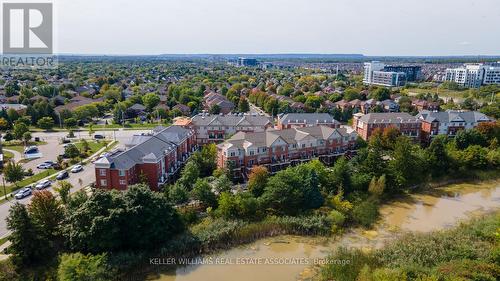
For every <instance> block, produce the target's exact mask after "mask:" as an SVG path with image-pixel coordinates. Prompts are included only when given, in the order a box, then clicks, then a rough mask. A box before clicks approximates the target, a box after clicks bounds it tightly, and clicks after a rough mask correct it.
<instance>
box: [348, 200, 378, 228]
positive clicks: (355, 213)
mask: <svg viewBox="0 0 500 281" xmlns="http://www.w3.org/2000/svg"><path fill="white" fill-rule="evenodd" d="M378 215H379V213H378V202H377V201H376V200H374V199H368V200H365V201H363V202H361V203H359V204H357V205H356V206H355V207H354V209H353V210H352V218H353V219H354V221H355V222H356V223H359V224H360V225H362V226H365V227H369V226H371V225H372V224H373V223H374V222H375V221H376V220H377V218H378Z"/></svg>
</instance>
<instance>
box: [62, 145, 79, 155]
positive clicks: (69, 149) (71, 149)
mask: <svg viewBox="0 0 500 281" xmlns="http://www.w3.org/2000/svg"><path fill="white" fill-rule="evenodd" d="M64 155H66V157H69V158H72V159H74V158H76V157H78V156H80V151H79V150H78V148H77V147H76V145H73V144H71V145H68V146H66V148H64Z"/></svg>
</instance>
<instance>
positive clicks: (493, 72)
mask: <svg viewBox="0 0 500 281" xmlns="http://www.w3.org/2000/svg"><path fill="white" fill-rule="evenodd" d="M444 80H445V81H451V82H455V83H457V84H458V85H459V86H462V87H466V88H479V87H480V86H482V85H491V84H500V63H495V64H482V63H468V64H464V65H463V66H462V67H458V68H448V69H446V74H445V77H444Z"/></svg>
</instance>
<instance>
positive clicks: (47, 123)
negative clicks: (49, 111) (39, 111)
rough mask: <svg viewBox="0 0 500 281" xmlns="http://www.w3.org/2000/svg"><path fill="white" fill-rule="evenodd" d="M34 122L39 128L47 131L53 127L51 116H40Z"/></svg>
mask: <svg viewBox="0 0 500 281" xmlns="http://www.w3.org/2000/svg"><path fill="white" fill-rule="evenodd" d="M36 124H37V125H38V127H40V128H41V129H44V130H47V131H48V130H50V129H52V128H53V127H54V119H52V117H42V118H41V119H39V120H38V122H37V123H36Z"/></svg>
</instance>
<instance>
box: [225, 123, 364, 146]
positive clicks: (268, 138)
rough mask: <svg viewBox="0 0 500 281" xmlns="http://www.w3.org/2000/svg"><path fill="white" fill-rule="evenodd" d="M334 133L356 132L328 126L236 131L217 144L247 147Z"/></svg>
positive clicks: (292, 141) (323, 137) (319, 136)
mask: <svg viewBox="0 0 500 281" xmlns="http://www.w3.org/2000/svg"><path fill="white" fill-rule="evenodd" d="M334 134H337V135H338V136H350V135H352V134H356V132H355V131H354V130H353V129H351V128H347V127H341V128H337V129H334V128H331V127H328V126H312V127H305V128H292V129H285V130H272V129H269V130H267V131H265V132H253V133H246V132H238V133H236V134H235V135H233V136H232V137H231V138H230V139H228V140H226V141H225V142H224V143H221V144H219V145H218V146H219V147H221V148H222V147H226V148H232V147H237V148H248V147H250V146H255V147H270V146H272V145H273V144H274V143H275V142H276V141H277V140H282V141H283V142H285V143H287V144H297V143H298V142H300V141H303V140H306V139H310V140H327V139H329V138H331V136H332V135H334Z"/></svg>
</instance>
